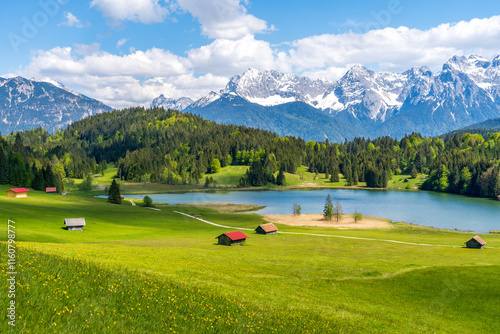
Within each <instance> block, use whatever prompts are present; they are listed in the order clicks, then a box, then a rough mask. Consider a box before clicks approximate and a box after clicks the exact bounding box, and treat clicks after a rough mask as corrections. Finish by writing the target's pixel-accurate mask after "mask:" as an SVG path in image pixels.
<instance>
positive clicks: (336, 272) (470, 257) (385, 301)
mask: <svg viewBox="0 0 500 334" xmlns="http://www.w3.org/2000/svg"><path fill="white" fill-rule="evenodd" d="M107 175H108V174H106V176H105V177H107ZM225 177H226V178H227V179H228V180H231V179H232V178H234V175H231V173H227V174H226V176H225ZM221 179H222V177H221ZM313 181H314V180H313ZM96 182H104V179H101V180H99V181H96ZM228 182H232V181H228ZM221 183H223V182H221ZM6 189H8V187H6V186H0V193H1V194H3V195H1V196H0V233H1V236H2V237H1V239H0V240H3V241H2V242H1V243H0V248H1V249H0V252H1V253H2V262H1V263H0V268H1V270H2V274H3V276H4V277H5V273H6V272H7V271H8V270H7V256H6V255H7V244H6V242H5V240H7V220H8V219H11V220H13V221H15V222H16V223H15V224H16V256H17V261H18V262H17V263H18V267H17V272H18V274H17V277H16V282H17V286H16V305H17V308H16V314H17V320H16V326H15V327H14V328H12V327H11V326H8V325H7V320H6V319H4V320H2V321H3V323H2V324H1V325H0V329H1V330H2V331H5V332H12V333H475V332H478V331H480V332H486V333H498V332H500V324H499V323H498V322H497V321H494V319H495V318H496V317H497V316H498V314H500V303H498V298H499V297H500V285H498V279H499V278H500V235H498V234H488V235H481V237H482V238H483V239H485V240H486V241H487V245H486V246H487V247H486V248H485V249H483V250H471V249H465V248H462V245H463V243H464V242H465V241H466V240H468V239H469V238H471V237H473V236H474V235H475V234H470V233H463V232H455V231H444V230H436V229H431V228H425V227H419V226H410V225H406V224H402V223H395V224H392V228H390V229H384V230H337V229H332V228H322V227H291V226H285V225H278V228H279V229H280V231H289V232H296V233H305V234H303V235H301V234H279V235H275V236H263V235H256V234H254V233H253V232H252V231H243V232H244V233H246V234H247V235H248V236H249V238H248V240H247V242H246V244H245V246H232V247H227V246H218V245H216V241H217V240H216V239H215V238H216V237H217V236H218V235H220V234H222V233H224V232H228V231H230V230H227V229H224V228H220V227H216V226H212V225H208V224H205V223H202V222H200V221H198V220H195V219H192V218H188V217H185V216H182V215H180V214H178V213H175V212H174V211H180V212H184V213H188V214H191V215H197V216H201V217H202V218H204V219H206V220H208V221H211V222H214V223H218V224H222V225H227V226H234V227H241V228H251V229H253V228H255V227H257V226H258V225H259V224H261V223H262V222H263V219H262V217H261V216H260V215H258V214H242V213H238V214H233V213H220V212H218V211H215V210H213V209H210V208H204V207H200V206H169V205H157V206H156V208H157V209H158V210H152V209H148V208H143V207H139V206H136V207H132V206H131V205H130V203H129V202H126V201H124V202H123V203H122V204H121V205H115V204H110V203H108V202H107V201H106V200H105V199H98V198H94V197H92V196H88V194H78V193H72V192H69V193H68V195H67V196H62V195H59V194H45V193H42V192H36V191H31V192H30V193H29V197H28V198H25V199H13V198H8V197H7V196H6V194H5V193H4V191H5V190H6ZM78 217H85V220H86V223H87V225H86V226H85V230H84V231H67V230H64V229H63V228H62V227H63V226H64V218H78ZM307 234H322V235H328V236H331V237H328V236H313V235H307ZM342 237H360V238H367V239H370V240H365V239H350V238H342ZM387 240H393V241H401V242H408V243H412V244H404V243H394V242H389V241H387ZM417 244H427V245H417ZM429 245H432V246H429ZM3 282H4V283H2V284H3V285H4V286H5V288H4V289H3V291H4V292H3V293H1V294H0V300H1V303H2V305H7V302H8V298H7V293H6V291H7V290H6V289H7V286H6V284H7V283H6V281H5V279H4V280H3Z"/></svg>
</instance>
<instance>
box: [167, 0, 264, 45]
mask: <svg viewBox="0 0 500 334" xmlns="http://www.w3.org/2000/svg"><path fill="white" fill-rule="evenodd" d="M243 2H244V3H246V2H245V1H243ZM177 3H178V5H179V6H180V8H182V9H184V10H187V11H189V12H190V13H191V15H193V16H194V17H196V18H197V19H198V21H199V22H200V24H201V32H202V34H203V35H205V36H208V37H210V38H214V39H217V38H222V39H238V38H241V37H244V36H246V35H252V34H256V33H262V32H265V31H268V30H272V29H274V27H272V26H271V27H268V25H267V22H266V21H264V20H262V19H259V18H257V17H255V16H253V15H250V14H248V13H247V10H246V8H245V6H244V5H242V4H241V1H240V0H177Z"/></svg>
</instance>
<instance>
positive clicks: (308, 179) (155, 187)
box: [66, 163, 427, 194]
mask: <svg viewBox="0 0 500 334" xmlns="http://www.w3.org/2000/svg"><path fill="white" fill-rule="evenodd" d="M247 169H248V166H226V167H223V168H221V169H220V171H219V172H217V173H215V174H205V175H203V177H202V179H201V180H200V183H199V184H186V185H169V184H161V183H150V182H145V183H142V182H130V181H128V182H127V181H122V182H121V190H122V193H127V194H145V193H165V192H186V191H204V190H205V189H204V179H205V177H211V178H213V179H214V181H215V182H216V185H215V188H217V189H228V188H230V189H233V190H234V189H240V190H261V189H274V190H290V189H305V188H310V189H314V188H318V189H319V188H345V189H348V188H351V189H359V188H366V182H359V183H358V185H356V186H347V180H346V179H345V178H344V176H343V175H342V174H340V175H339V178H340V179H339V182H331V181H330V180H329V179H327V178H325V174H316V173H311V172H309V169H308V168H307V167H306V166H300V167H298V168H297V173H296V174H291V173H285V177H286V186H284V187H278V186H276V185H274V184H269V185H267V186H263V187H249V188H239V181H240V178H241V177H242V176H244V175H245V173H246V171H247ZM117 170H118V169H117V168H116V166H115V164H114V163H110V164H108V168H107V169H106V171H105V174H104V175H101V176H100V177H98V178H95V179H94V181H93V186H94V187H96V188H97V187H98V186H101V187H102V186H105V187H107V186H109V184H110V183H111V181H112V179H113V177H115V176H116V173H117ZM275 174H276V175H277V173H275ZM276 175H275V176H276ZM426 177H427V175H426V174H419V175H418V176H417V178H415V179H413V178H412V177H411V176H410V175H393V176H392V177H391V179H390V180H389V184H388V189H390V190H407V191H410V190H415V189H416V188H417V187H419V186H421V185H422V183H423V182H424V181H425V179H426ZM405 179H408V182H405V181H404V180H405ZM73 181H74V184H75V185H77V184H79V183H81V182H82V181H83V180H82V179H73ZM66 187H67V188H68V189H69V190H72V191H75V190H76V186H68V185H67V186H66ZM212 188H214V186H213V185H210V189H212ZM103 193H104V192H103Z"/></svg>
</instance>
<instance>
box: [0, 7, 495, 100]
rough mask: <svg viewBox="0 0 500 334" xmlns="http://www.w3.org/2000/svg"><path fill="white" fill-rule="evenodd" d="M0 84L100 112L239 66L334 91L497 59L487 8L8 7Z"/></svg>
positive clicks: (200, 83) (181, 89)
mask: <svg viewBox="0 0 500 334" xmlns="http://www.w3.org/2000/svg"><path fill="white" fill-rule="evenodd" d="M1 7H2V10H1V11H0V31H1V34H0V46H1V52H0V76H2V77H12V76H18V75H20V76H23V77H25V78H32V77H38V78H43V77H50V78H52V79H54V80H57V81H59V82H60V83H62V84H63V85H65V86H66V87H68V88H70V89H73V90H75V91H78V92H80V93H82V94H85V95H87V96H89V97H92V98H95V99H97V100H100V101H102V102H104V103H106V104H108V105H109V106H111V107H114V108H123V107H129V106H137V105H145V106H149V103H150V102H151V101H152V100H153V99H154V98H156V97H158V96H159V95H160V94H163V95H165V96H167V97H171V98H180V97H184V96H187V97H191V98H193V99H197V98H200V97H202V96H203V95H205V94H206V93H208V92H209V91H219V90H220V89H222V88H224V87H225V85H226V83H227V82H228V80H229V79H230V78H231V77H232V76H234V75H237V74H241V73H243V72H244V71H245V70H246V69H248V68H259V69H273V70H277V71H280V72H283V73H295V74H297V75H300V76H307V77H310V78H312V79H316V78H325V79H328V80H330V81H335V80H338V79H339V78H341V77H342V76H343V75H344V74H345V72H346V71H347V70H348V69H349V68H350V67H351V66H353V65H355V64H362V65H364V66H366V67H368V68H371V69H373V70H377V71H391V72H403V71H405V70H407V69H409V68H411V67H414V66H427V67H429V68H430V69H431V70H432V71H435V72H436V71H439V70H440V69H441V68H442V66H443V64H444V63H445V62H446V61H447V60H448V59H449V58H451V57H452V56H454V55H458V56H467V55H471V54H477V55H481V56H484V57H486V58H488V59H492V58H494V57H495V56H497V55H499V54H500V7H499V6H498V3H497V1H493V0H491V1H483V0H476V1H463V0H453V1H451V0H440V1H436V0H433V1H430V0H351V1H337V0H329V1H327V0H318V1H313V0H312V1H307V2H306V1H303V0H302V1H301V0H287V1H283V0H271V1H270V0H91V1H89V0H78V1H77V0H37V1H33V0H18V1H8V2H3V3H2V5H1Z"/></svg>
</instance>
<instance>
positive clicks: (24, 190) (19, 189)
mask: <svg viewBox="0 0 500 334" xmlns="http://www.w3.org/2000/svg"><path fill="white" fill-rule="evenodd" d="M7 191H13V192H15V193H26V192H28V191H30V190H29V189H26V188H12V189H9V190H6V191H5V192H7Z"/></svg>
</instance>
